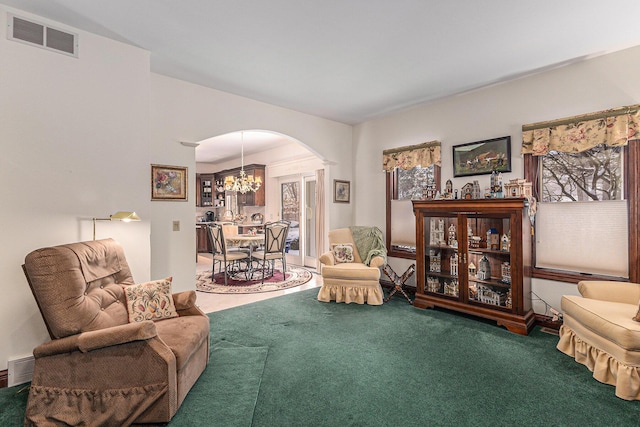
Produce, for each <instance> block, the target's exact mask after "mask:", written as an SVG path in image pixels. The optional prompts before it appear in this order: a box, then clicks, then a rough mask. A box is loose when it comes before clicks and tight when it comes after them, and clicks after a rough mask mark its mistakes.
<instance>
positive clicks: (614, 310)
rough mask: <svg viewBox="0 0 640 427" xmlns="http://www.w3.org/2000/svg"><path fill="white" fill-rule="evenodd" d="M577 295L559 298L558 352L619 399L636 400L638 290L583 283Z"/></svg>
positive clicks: (639, 378) (639, 382)
mask: <svg viewBox="0 0 640 427" xmlns="http://www.w3.org/2000/svg"><path fill="white" fill-rule="evenodd" d="M578 291H579V292H580V295H581V296H577V295H564V296H563V297H562V300H561V307H562V314H563V324H562V326H561V327H560V341H558V345H557V348H558V350H560V351H561V352H563V353H565V354H567V355H569V356H571V357H573V358H574V359H575V361H576V362H578V363H581V364H583V365H585V366H586V367H587V368H589V370H590V371H591V372H593V377H594V378H595V379H596V380H598V381H600V382H602V383H605V384H609V385H613V386H615V390H616V392H615V393H616V396H618V397H619V398H621V399H625V400H640V311H639V310H638V301H639V300H640V284H636V283H627V282H612V281H583V282H579V283H578Z"/></svg>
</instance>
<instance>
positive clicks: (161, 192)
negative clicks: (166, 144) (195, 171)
mask: <svg viewBox="0 0 640 427" xmlns="http://www.w3.org/2000/svg"><path fill="white" fill-rule="evenodd" d="M188 177H189V175H188V173H187V168H186V167H181V166H166V165H151V200H152V201H153V200H168V201H172V200H173V201H184V202H186V201H187V195H188V187H187V180H188Z"/></svg>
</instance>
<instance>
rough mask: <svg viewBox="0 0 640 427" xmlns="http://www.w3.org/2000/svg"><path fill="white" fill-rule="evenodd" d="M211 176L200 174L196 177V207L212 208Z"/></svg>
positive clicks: (213, 184)
mask: <svg viewBox="0 0 640 427" xmlns="http://www.w3.org/2000/svg"><path fill="white" fill-rule="evenodd" d="M214 187H215V182H214V176H213V174H205V173H200V174H197V175H196V206H199V207H211V206H213V197H214V196H213V192H214V190H215V188H214Z"/></svg>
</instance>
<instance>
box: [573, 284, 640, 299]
mask: <svg viewBox="0 0 640 427" xmlns="http://www.w3.org/2000/svg"><path fill="white" fill-rule="evenodd" d="M578 291H579V292H580V295H582V296H583V297H584V298H590V299H597V300H602V301H611V302H622V303H627V304H638V301H640V284H637V283H631V282H614V281H608V280H583V281H581V282H578Z"/></svg>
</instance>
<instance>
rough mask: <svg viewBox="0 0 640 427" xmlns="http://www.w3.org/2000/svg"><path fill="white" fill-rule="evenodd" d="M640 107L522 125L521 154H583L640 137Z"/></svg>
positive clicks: (635, 106) (625, 143) (619, 144)
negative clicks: (596, 147)
mask: <svg viewBox="0 0 640 427" xmlns="http://www.w3.org/2000/svg"><path fill="white" fill-rule="evenodd" d="M639 130H640V105H632V106H629V107H621V108H615V109H611V110H605V111H600V112H597V113H592V114H584V115H581V116H575V117H569V118H566V119H560V120H553V121H549V122H540V123H533V124H529V125H524V126H522V154H532V155H534V156H542V155H545V154H547V153H549V152H550V151H559V152H562V153H581V152H583V151H586V150H589V149H591V148H593V147H595V146H597V145H600V144H606V145H608V146H611V147H615V146H621V145H627V142H628V141H630V140H632V139H638V138H640V135H639V134H638V131H639Z"/></svg>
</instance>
